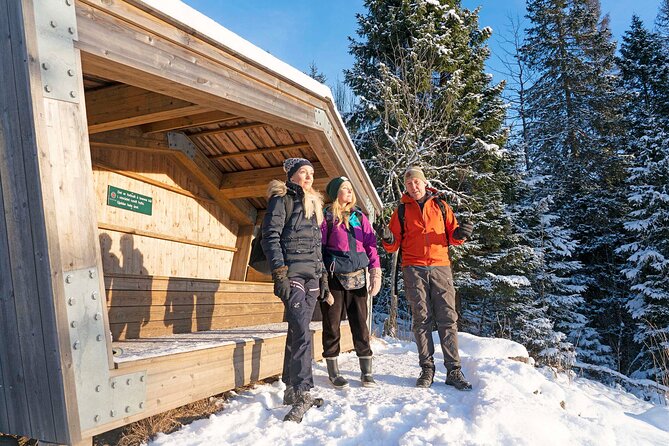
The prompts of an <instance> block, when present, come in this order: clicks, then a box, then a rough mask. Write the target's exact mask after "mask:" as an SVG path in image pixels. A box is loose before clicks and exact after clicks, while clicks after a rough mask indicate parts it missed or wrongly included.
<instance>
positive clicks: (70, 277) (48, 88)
mask: <svg viewBox="0 0 669 446" xmlns="http://www.w3.org/2000/svg"><path fill="white" fill-rule="evenodd" d="M44 89H45V90H46V91H51V87H49V86H48V85H46V86H44ZM65 283H72V276H71V275H70V274H68V275H67V276H65Z"/></svg>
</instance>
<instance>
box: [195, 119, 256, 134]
mask: <svg viewBox="0 0 669 446" xmlns="http://www.w3.org/2000/svg"><path fill="white" fill-rule="evenodd" d="M268 125H269V124H265V123H263V122H249V123H246V124H239V125H233V126H230V127H221V128H220V129H211V130H203V131H201V132H195V133H189V134H188V136H190V137H201V136H211V135H222V134H225V133H230V132H237V131H240V130H250V129H257V128H259V127H267V126H268Z"/></svg>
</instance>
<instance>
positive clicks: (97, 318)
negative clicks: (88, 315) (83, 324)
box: [93, 313, 102, 321]
mask: <svg viewBox="0 0 669 446" xmlns="http://www.w3.org/2000/svg"><path fill="white" fill-rule="evenodd" d="M101 317H102V315H101V314H100V313H95V316H93V319H95V320H96V321H99V320H100V318H101Z"/></svg>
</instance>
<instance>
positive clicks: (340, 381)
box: [325, 358, 348, 389]
mask: <svg viewBox="0 0 669 446" xmlns="http://www.w3.org/2000/svg"><path fill="white" fill-rule="evenodd" d="M325 362H326V363H327V365H328V377H329V378H330V382H331V383H332V385H333V386H334V388H335V389H345V388H347V387H348V381H347V380H346V378H344V377H343V376H341V373H339V364H338V363H337V358H325Z"/></svg>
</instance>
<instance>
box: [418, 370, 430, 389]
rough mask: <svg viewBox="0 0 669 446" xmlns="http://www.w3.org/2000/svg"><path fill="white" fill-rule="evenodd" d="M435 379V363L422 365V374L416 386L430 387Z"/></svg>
mask: <svg viewBox="0 0 669 446" xmlns="http://www.w3.org/2000/svg"><path fill="white" fill-rule="evenodd" d="M433 381H434V365H424V366H421V370H420V376H419V377H418V379H417V380H416V387H424V388H428V387H430V386H432V382H433Z"/></svg>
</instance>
